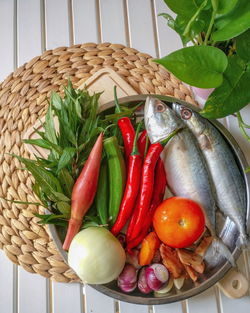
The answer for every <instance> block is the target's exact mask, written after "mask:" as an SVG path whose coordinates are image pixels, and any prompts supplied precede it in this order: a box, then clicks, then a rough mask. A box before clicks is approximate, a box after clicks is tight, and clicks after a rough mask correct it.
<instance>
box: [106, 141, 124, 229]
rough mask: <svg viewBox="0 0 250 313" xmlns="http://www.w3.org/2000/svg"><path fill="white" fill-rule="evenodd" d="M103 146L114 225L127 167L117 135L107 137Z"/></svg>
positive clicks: (110, 216) (111, 219)
mask: <svg viewBox="0 0 250 313" xmlns="http://www.w3.org/2000/svg"><path fill="white" fill-rule="evenodd" d="M103 147H104V150H105V152H106V156H107V161H108V172H109V210H108V211H109V220H110V223H111V225H114V223H115V221H116V218H117V215H118V213H119V208H120V204H121V200H122V195H123V191H124V186H125V181H126V169H125V163H124V159H123V155H122V153H121V149H120V147H119V145H118V140H117V138H116V137H115V136H113V137H109V138H107V139H105V140H104V143H103Z"/></svg>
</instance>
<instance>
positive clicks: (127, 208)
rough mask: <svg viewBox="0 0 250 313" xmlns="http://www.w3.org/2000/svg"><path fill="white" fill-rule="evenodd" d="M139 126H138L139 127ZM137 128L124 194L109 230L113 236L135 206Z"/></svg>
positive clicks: (138, 175) (139, 159) (138, 168)
mask: <svg viewBox="0 0 250 313" xmlns="http://www.w3.org/2000/svg"><path fill="white" fill-rule="evenodd" d="M139 126H140V125H139ZM139 126H138V128H137V131H136V135H135V139H134V144H133V151H132V153H131V155H130V156H129V159H128V175H127V182H126V187H125V192H124V195H123V198H122V202H121V206H120V210H119V215H118V217H117V219H116V222H115V224H114V226H113V227H112V229H111V232H112V233H113V235H115V236H116V235H117V234H118V233H119V232H120V231H121V229H122V228H123V227H124V226H125V224H126V222H127V221H128V219H129V217H130V215H131V213H132V210H133V208H134V205H135V201H136V197H137V194H138V191H139V188H140V181H141V167H142V156H141V155H140V153H139V151H138V149H137V138H138V133H139Z"/></svg>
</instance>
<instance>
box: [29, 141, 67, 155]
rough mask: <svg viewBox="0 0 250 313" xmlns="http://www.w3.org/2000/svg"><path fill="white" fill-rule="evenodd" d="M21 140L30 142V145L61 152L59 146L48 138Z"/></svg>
mask: <svg viewBox="0 0 250 313" xmlns="http://www.w3.org/2000/svg"><path fill="white" fill-rule="evenodd" d="M23 142H25V143H27V144H30V145H34V146H38V147H41V148H44V149H48V150H54V151H55V152H56V153H58V154H61V153H62V149H61V147H60V146H58V145H56V144H54V143H52V142H50V141H49V140H45V139H24V140H23Z"/></svg>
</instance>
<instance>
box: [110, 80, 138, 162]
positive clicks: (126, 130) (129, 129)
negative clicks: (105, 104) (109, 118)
mask: <svg viewBox="0 0 250 313" xmlns="http://www.w3.org/2000/svg"><path fill="white" fill-rule="evenodd" d="M114 101H115V106H116V112H118V113H120V112H121V108H120V105H119V102H118V98H117V93H116V86H115V87H114ZM117 125H118V127H119V129H120V131H121V134H122V138H123V144H124V154H125V161H126V164H128V160H129V156H130V154H131V152H132V150H133V143H134V139H135V130H134V127H133V125H132V123H131V121H130V119H129V118H128V117H122V118H120V119H119V120H118V121H117Z"/></svg>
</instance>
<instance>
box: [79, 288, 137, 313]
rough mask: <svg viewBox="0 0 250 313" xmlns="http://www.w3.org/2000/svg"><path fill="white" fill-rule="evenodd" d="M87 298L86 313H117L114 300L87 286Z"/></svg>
mask: <svg viewBox="0 0 250 313" xmlns="http://www.w3.org/2000/svg"><path fill="white" fill-rule="evenodd" d="M85 298H86V303H85V310H86V311H85V312H86V313H115V302H114V300H113V299H112V298H110V297H107V296H105V295H103V294H101V293H100V292H98V291H96V290H95V289H93V288H92V287H90V286H88V285H87V286H85ZM135 313H136V312H135Z"/></svg>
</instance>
